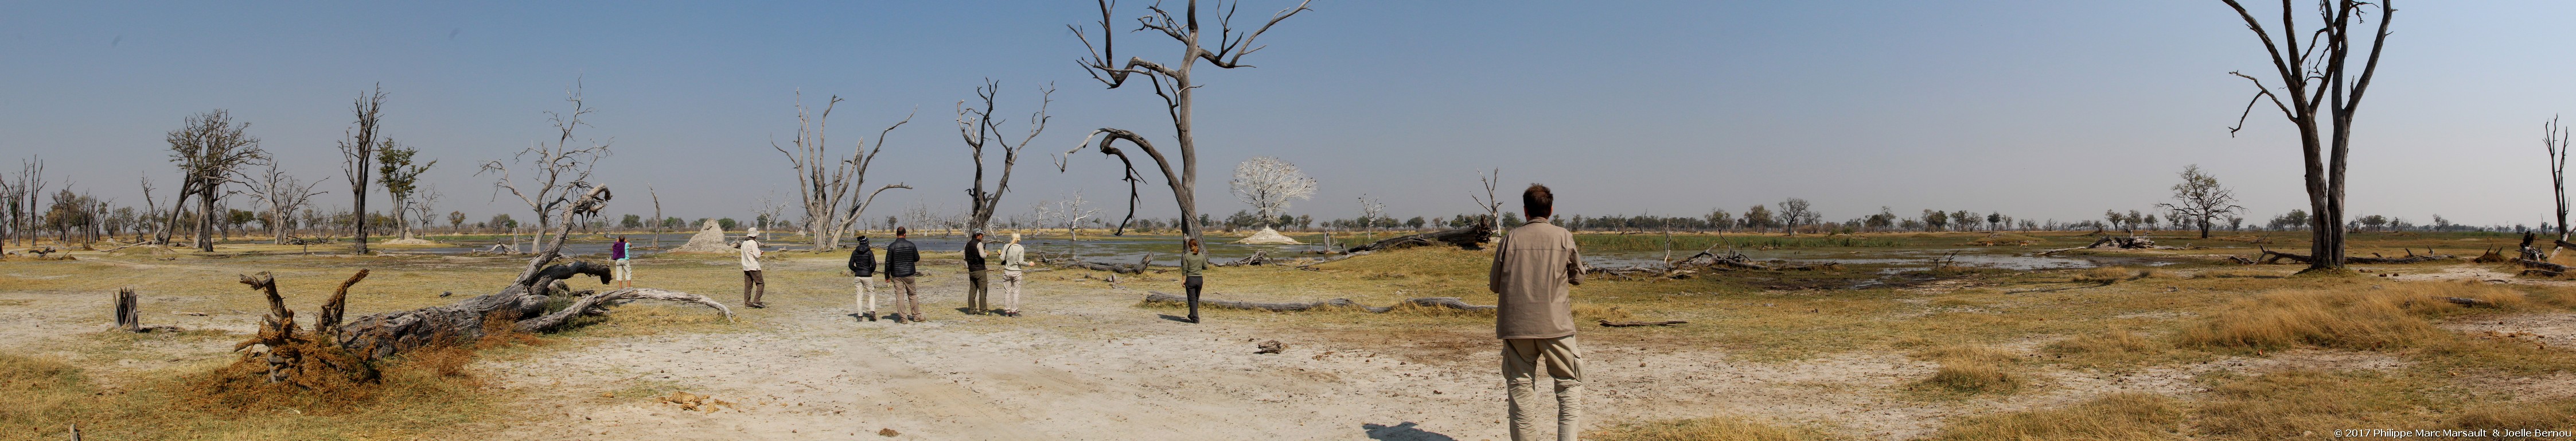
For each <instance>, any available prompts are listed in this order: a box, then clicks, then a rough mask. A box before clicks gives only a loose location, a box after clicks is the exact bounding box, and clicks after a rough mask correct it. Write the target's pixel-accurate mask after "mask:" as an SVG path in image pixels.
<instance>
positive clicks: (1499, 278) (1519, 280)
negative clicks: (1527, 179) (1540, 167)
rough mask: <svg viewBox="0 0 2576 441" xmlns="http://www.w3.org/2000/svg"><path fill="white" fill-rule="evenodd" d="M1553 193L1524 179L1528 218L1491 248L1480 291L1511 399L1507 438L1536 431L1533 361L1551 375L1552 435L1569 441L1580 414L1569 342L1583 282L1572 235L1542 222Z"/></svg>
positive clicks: (1578, 373)
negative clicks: (1484, 290) (1577, 289)
mask: <svg viewBox="0 0 2576 441" xmlns="http://www.w3.org/2000/svg"><path fill="white" fill-rule="evenodd" d="M1555 205H1556V195H1555V194H1554V193H1551V192H1549V191H1548V189H1547V186H1545V185H1538V184H1530V187H1529V190H1525V191H1522V192H1521V211H1523V212H1525V213H1527V214H1528V215H1529V223H1526V224H1522V225H1521V226H1519V227H1514V228H1512V230H1511V231H1510V232H1507V233H1504V234H1503V240H1502V243H1500V244H1498V245H1497V246H1495V247H1494V268H1493V272H1492V277H1491V279H1490V280H1489V284H1490V286H1489V287H1488V289H1491V290H1493V291H1494V294H1495V295H1496V296H1498V297H1500V299H1499V300H1498V301H1497V302H1495V303H1496V304H1497V306H1498V307H1497V309H1496V311H1495V314H1494V336H1495V337H1499V338H1502V340H1503V378H1504V380H1506V381H1507V382H1508V383H1507V386H1505V387H1506V388H1507V389H1506V390H1505V395H1506V396H1508V397H1509V398H1510V402H1511V430H1512V441H1528V440H1530V439H1534V438H1536V437H1537V436H1538V429H1537V428H1536V427H1534V426H1535V424H1534V421H1532V419H1533V418H1536V415H1532V414H1534V413H1537V408H1538V402H1537V401H1535V400H1537V399H1538V397H1536V396H1535V395H1537V394H1538V392H1537V390H1536V387H1535V385H1536V383H1537V380H1536V379H1535V378H1533V377H1535V376H1536V374H1537V370H1538V366H1539V365H1540V364H1542V363H1543V364H1545V365H1546V366H1547V375H1548V377H1551V378H1554V379H1555V380H1556V439H1557V440H1559V441H1573V440H1574V435H1575V434H1576V433H1578V432H1579V430H1577V424H1576V423H1577V421H1576V420H1577V419H1578V418H1580V417H1581V416H1582V415H1583V412H1582V409H1583V407H1582V396H1583V355H1582V352H1581V351H1579V350H1577V349H1576V346H1575V344H1574V299H1573V298H1572V297H1570V296H1569V292H1568V291H1569V290H1570V289H1571V287H1572V286H1573V285H1581V284H1583V259H1582V257H1581V256H1580V255H1579V254H1577V253H1576V252H1575V247H1574V233H1571V232H1567V231H1565V227H1559V226H1556V224H1552V223H1548V220H1547V217H1548V215H1550V214H1553V213H1554V211H1555V209H1554V208H1555Z"/></svg>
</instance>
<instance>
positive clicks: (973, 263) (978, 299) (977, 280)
mask: <svg viewBox="0 0 2576 441" xmlns="http://www.w3.org/2000/svg"><path fill="white" fill-rule="evenodd" d="M984 293H985V290H984V232H982V231H977V232H974V233H973V234H970V235H967V236H966V313H967V314H983V313H984V311H986V310H989V309H992V306H993V305H992V304H991V303H987V302H985V301H984Z"/></svg>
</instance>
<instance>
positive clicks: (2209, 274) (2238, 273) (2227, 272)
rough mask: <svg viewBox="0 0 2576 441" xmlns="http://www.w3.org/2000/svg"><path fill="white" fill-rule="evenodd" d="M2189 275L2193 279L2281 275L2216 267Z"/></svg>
mask: <svg viewBox="0 0 2576 441" xmlns="http://www.w3.org/2000/svg"><path fill="white" fill-rule="evenodd" d="M2191 277H2192V278H2194V279H2228V278H2251V277H2281V275H2279V274H2273V273H2269V272H2263V271H2255V270H2241V269H2218V270H2205V271H2201V272H2198V273H2193V274H2192V275H2191Z"/></svg>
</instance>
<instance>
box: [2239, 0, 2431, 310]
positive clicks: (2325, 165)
mask: <svg viewBox="0 0 2576 441" xmlns="http://www.w3.org/2000/svg"><path fill="white" fill-rule="evenodd" d="M2222 1H2225V2H2226V3H2227V6H2228V7H2231V8H2235V9H2236V15H2237V16H2238V17H2242V18H2244V20H2245V27H2246V28H2247V29H2250V30H2253V31H2254V36H2255V37H2257V38H2260V39H2261V40H2262V41H2263V51H2264V54H2265V55H2268V56H2270V57H2271V58H2272V69H2273V77H2275V78H2277V79H2279V80H2280V81H2281V82H2282V84H2281V88H2280V91H2281V92H2282V93H2287V94H2289V96H2288V97H2287V99H2286V100H2285V99H2283V97H2282V96H2281V94H2280V93H2274V92H2273V89H2272V88H2271V87H2270V86H2266V85H2264V84H2263V80H2261V79H2257V78H2255V77H2254V76H2252V75H2246V74H2244V73H2242V72H2229V74H2231V75H2235V76H2237V77H2240V78H2244V79H2246V80H2247V81H2252V82H2254V88H2255V92H2254V97H2253V98H2252V99H2248V100H2246V102H2245V112H2244V114H2242V115H2239V116H2237V119H2236V127H2230V128H2228V132H2227V133H2228V134H2229V135H2230V136H2233V135H2234V134H2235V133H2236V132H2237V131H2239V130H2243V129H2244V128H2245V119H2246V118H2247V117H2249V116H2252V115H2253V112H2254V106H2255V105H2257V104H2259V103H2262V102H2263V101H2264V100H2265V99H2267V98H2268V99H2270V100H2271V103H2272V107H2273V108H2274V109H2277V110H2280V111H2281V116H2282V117H2284V118H2286V119H2288V120H2289V121H2290V124H2291V125H2294V126H2297V129H2298V132H2299V152H2300V153H2301V156H2302V157H2303V159H2304V162H2305V166H2306V167H2305V168H2306V170H2305V174H2304V176H2303V177H2304V180H2305V181H2306V184H2307V191H2308V207H2309V210H2310V211H2311V215H2310V216H2309V217H2308V226H2309V227H2310V229H2309V231H2310V235H2311V236H2312V237H2313V240H2312V241H2311V245H2310V246H2309V254H2310V255H2313V256H2318V257H2319V258H2318V259H2316V260H2314V261H2311V262H2309V264H2308V271H2327V270H2341V269H2343V256H2344V251H2343V250H2344V225H2343V217H2344V205H2343V202H2344V163H2345V158H2346V157H2348V156H2350V152H2351V145H2352V120H2353V115H2354V114H2355V113H2356V112H2358V111H2359V110H2360V107H2361V99H2362V96H2363V94H2364V93H2366V92H2369V91H2370V79H2371V76H2372V74H2374V73H2376V72H2377V71H2378V70H2379V51H2380V49H2383V48H2385V47H2386V46H2385V45H2384V43H2386V42H2387V40H2388V23H2389V22H2390V21H2391V20H2392V19H2393V18H2395V16H2396V14H2397V8H2395V7H2393V6H2391V5H2389V3H2390V2H2393V1H2395V0H2381V1H2379V2H2376V3H2373V2H2367V1H2362V0H2324V1H2321V2H2319V4H2318V7H2319V8H2318V9H2319V10H2318V11H2317V18H2318V20H2319V21H2320V26H2319V27H2318V29H2316V30H2315V31H2314V32H2313V33H2312V34H2311V33H2309V32H2302V31H2300V30H2299V29H2298V20H2297V17H2298V15H2299V14H2298V11H2297V10H2296V9H2295V8H2294V7H2293V6H2292V3H2293V2H2291V1H2290V0H2281V26H2282V27H2281V31H2280V32H2279V33H2278V34H2275V33H2273V32H2270V31H2268V30H2266V29H2265V28H2264V27H2263V22H2262V20H2261V19H2258V18H2255V17H2254V13H2253V12H2250V11H2246V10H2245V5H2243V4H2239V3H2238V2H2237V1H2236V0H2222ZM2374 7H2375V8H2377V9H2378V10H2379V28H2378V31H2376V32H2372V33H2371V34H2370V40H2369V41H2370V47H2369V53H2368V55H2367V57H2368V58H2367V59H2366V60H2365V61H2363V62H2362V65H2361V72H2360V73H2359V74H2358V75H2354V74H2353V72H2352V71H2351V68H2350V67H2351V66H2350V61H2352V58H2353V56H2354V53H2353V49H2354V45H2353V40H2354V38H2353V35H2352V32H2351V30H2352V29H2351V25H2352V23H2353V21H2355V20H2361V21H2363V22H2364V23H2367V22H2368V18H2367V17H2364V15H2366V14H2367V11H2366V9H2369V8H2374ZM2364 26H2368V25H2367V24H2365V25H2364ZM2364 30H2365V31H2367V30H2368V28H2366V27H2365V28H2364ZM2276 35H2277V36H2278V37H2279V38H2277V39H2276V38H2275V36H2276ZM2300 35H2313V37H2312V40H2313V41H2311V42H2310V45H2309V47H2300V46H2299V36H2300ZM2276 40H2277V42H2276ZM2319 112H2323V114H2319Z"/></svg>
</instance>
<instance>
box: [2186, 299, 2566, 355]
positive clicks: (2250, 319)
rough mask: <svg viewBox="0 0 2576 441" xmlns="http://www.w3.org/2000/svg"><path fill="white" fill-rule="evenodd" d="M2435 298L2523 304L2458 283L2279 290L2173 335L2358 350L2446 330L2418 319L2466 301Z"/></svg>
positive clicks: (2209, 342) (2412, 342)
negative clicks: (2345, 289) (2458, 301)
mask: <svg viewBox="0 0 2576 441" xmlns="http://www.w3.org/2000/svg"><path fill="white" fill-rule="evenodd" d="M2441 297H2463V298H2472V299H2479V300H2486V301H2489V302H2494V303H2495V304H2496V305H2498V306H2501V307H2506V308H2511V307H2516V306H2520V305H2525V304H2528V303H2529V302H2528V301H2526V300H2524V298H2523V295H2522V293H2520V292H2515V291H2511V290H2506V289H2501V288H2496V287H2492V286H2485V285H2469V284H2461V283H2439V282H2424V283H2397V284H2389V285H2385V288H2384V289H2366V290H2353V291H2325V290H2284V291H2274V292H2269V293H2264V294H2262V295H2260V296H2256V297H2254V298H2249V299H2242V300H2237V301H2235V302H2233V303H2231V304H2229V305H2228V307H2227V308H2226V309H2224V310H2222V311H2220V312H2219V313H2218V314H2216V315H2214V316H2211V317H2210V318H2209V319H2208V320H2206V321H2203V322H2201V324H2200V325H2198V326H2195V327H2191V328H2187V329H2184V330H2183V332H2181V333H2178V334H2177V336H2178V337H2179V338H2180V341H2181V343H2182V344H2183V345H2186V346H2195V347H2204V348H2226V349H2241V350H2253V351H2258V352H2259V351H2270V350H2280V349H2286V348H2290V347H2292V346H2296V345H2302V344H2305V345H2314V346H2321V347H2328V348H2343V349H2364V350H2376V349H2396V348H2405V347H2413V346H2416V345H2419V344H2423V343H2427V342H2435V341H2439V340H2441V339H2443V338H2445V337H2446V336H2447V335H2448V334H2447V333H2446V332H2445V331H2442V330H2441V328H2437V327H2434V326H2433V324H2432V322H2430V321H2427V320H2426V318H2429V317H2440V316H2445V315H2450V314H2457V313H2462V312H2466V309H2467V308H2465V307H2462V306H2459V305H2456V304H2452V303H2450V302H2447V301H2443V300H2440V299H2439V298H2441Z"/></svg>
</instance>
